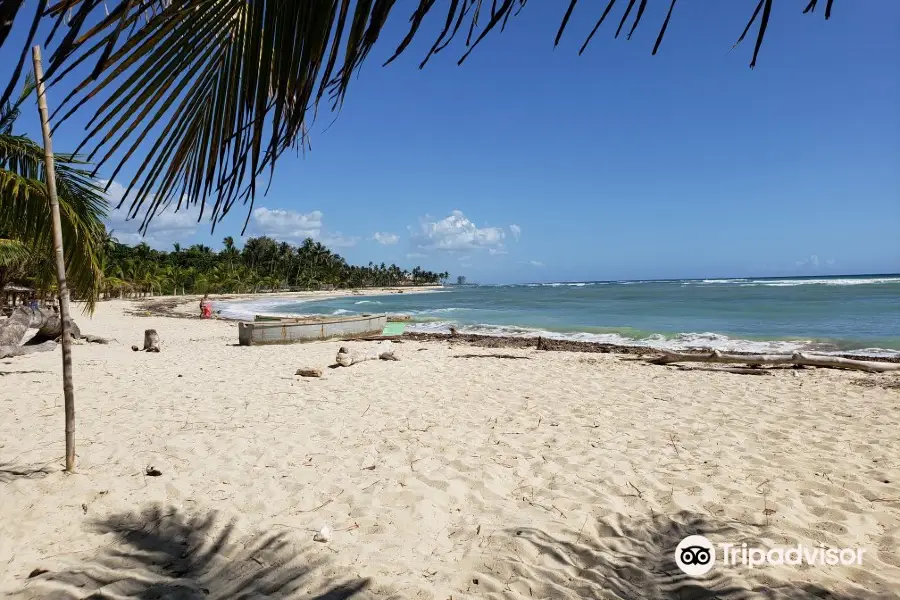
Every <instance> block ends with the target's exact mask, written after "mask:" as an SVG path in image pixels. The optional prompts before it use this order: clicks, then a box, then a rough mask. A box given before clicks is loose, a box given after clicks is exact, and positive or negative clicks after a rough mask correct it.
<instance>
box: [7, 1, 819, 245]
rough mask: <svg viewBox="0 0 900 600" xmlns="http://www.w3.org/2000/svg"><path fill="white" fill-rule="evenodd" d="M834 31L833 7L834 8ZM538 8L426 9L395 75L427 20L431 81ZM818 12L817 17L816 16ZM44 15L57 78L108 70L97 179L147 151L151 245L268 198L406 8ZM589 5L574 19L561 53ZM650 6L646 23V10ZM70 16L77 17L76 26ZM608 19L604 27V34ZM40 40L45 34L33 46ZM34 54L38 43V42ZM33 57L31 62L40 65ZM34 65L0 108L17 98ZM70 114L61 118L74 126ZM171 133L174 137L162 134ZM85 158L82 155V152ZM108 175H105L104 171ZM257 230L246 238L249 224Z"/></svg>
mask: <svg viewBox="0 0 900 600" xmlns="http://www.w3.org/2000/svg"><path fill="white" fill-rule="evenodd" d="M676 1H677V0H672V1H671V3H670V5H669V7H668V12H667V13H666V16H665V20H664V21H663V22H662V25H661V27H660V29H659V32H658V34H657V37H656V42H655V44H654V46H653V50H652V52H653V54H656V52H657V51H658V49H659V47H660V44H661V43H662V40H663V36H664V34H665V32H666V30H667V27H668V25H669V22H670V19H671V17H672V13H673V10H674V8H675V4H676ZM826 1H827V5H826V9H825V18H828V17H829V16H830V14H831V7H832V2H833V0H826ZM525 3H526V0H491V2H490V5H488V4H487V3H486V0H449V1H448V2H446V3H442V4H441V5H440V7H438V4H437V2H435V0H419V2H418V3H417V4H416V5H415V9H414V10H413V12H412V15H411V16H410V18H409V21H410V25H409V30H408V33H407V34H406V36H405V37H404V38H403V39H402V40H401V41H400V43H399V45H398V46H397V48H396V51H395V52H394V53H393V54H392V55H391V56H390V57H389V58H388V60H387V61H386V63H385V64H387V63H390V62H391V61H393V60H394V59H395V58H396V57H397V56H399V55H400V54H401V53H403V52H404V51H405V50H406V49H407V48H408V46H409V44H410V43H411V42H412V40H413V39H414V37H415V36H416V35H417V33H418V32H419V30H420V27H421V26H422V24H423V22H424V21H425V18H426V16H428V15H430V14H435V13H438V14H439V15H440V16H441V17H442V22H443V27H442V28H441V30H440V33H439V34H438V36H437V38H436V39H435V41H434V43H433V44H432V45H431V46H430V49H429V50H428V51H427V53H426V55H425V57H424V58H423V60H422V62H421V64H420V67H422V66H424V65H425V64H426V63H427V62H428V60H429V59H430V58H431V57H432V56H434V55H435V54H437V53H438V52H440V51H442V50H443V49H444V48H446V47H447V46H448V45H449V44H450V43H451V42H452V41H453V40H454V39H455V38H456V36H457V33H458V32H459V31H461V30H466V31H467V33H466V35H465V42H464V45H465V48H466V49H465V51H464V52H463V54H462V57H461V58H460V59H459V61H458V62H459V63H462V62H463V61H465V60H466V58H467V57H468V56H469V54H470V53H471V52H472V51H473V50H474V49H475V48H476V47H477V46H478V45H479V44H480V43H481V41H482V40H484V39H485V37H486V36H487V35H488V34H489V33H490V32H491V31H494V30H496V29H497V28H498V26H499V28H500V29H501V30H502V29H503V28H504V27H505V26H506V24H507V22H508V21H509V19H510V18H511V17H513V16H515V15H517V14H518V13H519V11H521V10H522V9H523V8H524V6H525ZM816 3H817V0H810V1H809V3H808V4H807V5H806V8H805V10H804V12H812V11H813V9H814V8H815V6H816ZM45 4H46V2H45V1H44V0H40V1H38V2H36V4H35V5H33V6H35V7H36V9H34V12H33V16H34V21H33V23H37V22H38V20H39V19H40V18H48V19H53V20H54V25H53V31H52V33H51V35H50V36H49V38H48V40H47V44H48V45H49V44H51V43H52V42H53V40H54V39H55V36H56V34H57V33H58V32H61V31H64V32H65V33H64V34H63V35H62V39H61V40H60V41H59V43H58V44H57V45H56V47H55V50H54V52H53V54H52V56H51V58H50V61H49V65H48V68H47V78H48V79H52V80H53V82H55V83H58V82H59V81H60V80H62V79H65V78H66V77H68V76H69V75H71V74H72V73H73V70H74V69H75V67H77V66H78V65H81V64H85V63H87V62H88V61H94V63H93V69H92V70H91V74H90V75H89V76H88V77H86V78H84V79H83V80H81V81H79V82H78V83H77V85H75V87H74V88H73V90H72V91H71V93H69V94H68V96H67V97H66V98H65V100H64V102H63V103H62V105H61V106H60V107H59V109H58V113H57V114H59V115H61V119H59V120H57V119H56V117H55V116H54V119H53V120H54V121H55V122H56V125H57V126H58V125H59V123H61V122H62V121H64V120H65V119H66V118H67V117H68V116H70V115H71V114H73V112H74V111H76V110H78V109H80V108H81V107H82V106H84V105H85V103H88V102H92V101H95V102H97V103H99V107H98V109H97V110H96V111H94V112H95V116H94V118H93V119H91V121H90V123H89V124H88V128H87V132H86V135H85V139H84V145H87V146H90V154H89V160H92V159H94V158H96V159H97V161H98V162H97V166H96V168H97V169H100V168H101V167H104V166H106V165H111V166H112V176H110V177H109V178H108V179H109V180H110V181H112V180H113V179H114V178H115V177H116V176H117V175H118V174H119V173H120V171H121V169H122V168H123V166H124V165H125V164H126V163H128V162H129V161H131V160H132V158H133V157H134V155H135V153H136V152H137V151H138V149H140V150H141V151H142V153H143V154H144V158H143V159H142V160H141V161H140V165H139V167H138V168H137V170H136V172H135V175H134V176H133V177H132V178H131V180H130V182H129V184H128V186H127V190H126V193H125V196H124V198H123V203H124V202H126V201H130V204H129V214H130V215H131V216H132V217H136V216H137V215H138V213H139V212H140V211H141V210H142V209H144V217H143V220H142V223H141V231H146V227H147V225H148V224H149V222H150V220H151V219H152V218H153V216H154V215H155V214H157V213H158V212H159V211H160V210H161V209H162V208H163V207H164V206H168V205H169V204H171V203H173V202H174V203H176V208H180V207H181V206H182V205H184V204H189V205H190V204H196V203H200V205H201V214H200V218H202V217H203V214H202V207H203V206H204V205H205V200H206V199H207V198H209V197H210V196H213V197H214V203H213V205H212V206H213V208H212V215H209V216H210V220H211V222H212V228H213V229H214V228H215V224H216V223H217V222H218V221H220V220H221V219H222V217H223V216H224V215H225V214H226V213H227V212H228V211H229V209H230V208H231V207H232V206H233V205H234V203H236V202H241V203H244V204H247V203H249V204H250V207H249V210H248V213H247V217H248V218H249V215H250V211H252V207H253V201H254V199H255V197H256V194H257V191H258V188H257V179H258V177H259V176H260V175H262V174H264V173H265V172H266V171H269V173H271V171H272V169H273V168H274V165H275V163H276V162H277V160H278V158H279V157H280V156H281V155H282V154H283V153H284V152H285V151H286V150H288V149H290V148H295V147H299V146H301V145H305V138H306V132H307V130H308V125H309V123H308V120H309V119H310V118H312V116H311V115H310V111H312V115H314V114H315V111H316V110H317V108H318V105H319V103H320V102H321V101H322V100H323V99H324V98H325V97H326V96H327V97H328V100H329V101H330V103H331V108H332V110H335V109H337V108H339V107H340V105H341V104H342V102H343V101H344V99H345V97H346V94H347V91H348V89H349V86H350V82H351V80H352V76H353V74H354V73H355V72H356V71H357V70H358V69H359V67H360V66H361V65H362V63H363V62H364V61H365V59H366V58H367V57H368V55H369V53H370V51H371V50H372V48H373V46H374V44H375V43H376V41H377V40H378V38H379V36H380V34H381V32H382V30H383V28H384V25H385V23H386V21H387V19H388V17H389V15H390V14H391V12H392V10H394V8H395V6H396V1H395V0H356V1H355V2H351V0H305V1H303V2H298V1H296V0H265V1H263V0H260V1H258V2H247V1H246V0H117V1H113V0H107V1H104V0H57V2H56V3H55V4H53V5H52V6H50V7H49V8H46V7H45ZM578 4H579V1H578V0H570V2H569V3H568V4H567V5H565V11H564V14H563V15H562V22H561V25H560V27H559V29H558V31H557V34H556V38H555V42H554V43H556V44H558V43H559V41H560V39H561V38H562V35H563V33H564V31H565V29H566V27H567V25H568V24H569V23H570V21H571V19H572V18H573V17H574V16H575V15H577V14H578V13H577V8H578ZM647 4H648V3H647V0H641V1H640V3H637V2H636V0H628V2H617V0H609V1H608V2H607V3H605V8H604V10H603V12H602V13H601V14H600V16H599V19H598V20H597V21H596V24H595V25H594V27H593V29H592V30H591V32H590V34H589V35H588V36H587V39H586V40H585V41H584V44H583V45H582V46H581V48H580V50H579V54H580V53H582V52H584V50H585V49H586V47H587V45H588V44H589V42H590V41H591V39H592V38H593V36H594V34H595V33H596V32H597V30H598V29H599V27H600V26H601V24H602V23H603V22H604V21H605V20H606V18H607V16H608V15H610V14H611V11H612V10H613V8H614V7H616V6H619V7H622V6H624V9H623V12H622V13H621V16H620V18H619V20H618V26H617V28H616V29H615V33H614V35H615V36H616V37H618V36H619V34H620V33H621V32H622V31H623V30H625V27H626V26H627V25H629V22H630V27H629V29H628V33H627V35H626V36H625V37H626V39H630V38H631V36H632V34H633V33H634V31H635V30H636V28H637V27H638V25H639V24H640V23H642V22H643V21H642V19H643V17H644V14H645V8H646V7H647ZM771 5H772V0H759V4H758V5H757V7H756V10H755V12H754V13H753V16H752V17H751V19H750V22H749V23H748V25H747V27H746V29H745V30H744V32H743V33H742V34H741V36H740V38H739V40H738V43H739V42H740V41H741V40H743V38H744V37H745V36H746V34H747V33H748V31H749V29H750V27H751V26H752V25H753V24H754V23H755V22H756V20H757V17H758V16H759V14H760V12H761V13H762V15H761V18H760V20H759V28H758V33H757V38H756V44H755V47H754V49H753V56H752V59H751V62H750V66H751V67H753V66H755V64H756V60H757V57H758V54H759V51H760V47H761V45H762V42H763V38H764V36H765V32H766V28H767V25H768V21H769V16H770V11H771ZM24 6H25V5H24V3H23V2H21V0H0V19H2V20H0V43H2V42H3V41H4V39H5V34H6V31H7V30H5V29H4V23H7V22H10V21H11V19H12V18H13V17H15V15H16V14H17V13H19V12H23V13H24V12H27V11H24V10H23V7H24ZM635 6H636V10H635ZM66 15H69V17H68V19H67V18H66ZM594 18H596V17H594V16H592V17H591V19H592V20H593V19H594ZM33 31H34V27H32V34H33ZM29 43H30V36H29ZM27 51H28V48H27V46H26V47H25V48H23V51H22V54H21V57H25V56H26V55H27ZM23 61H24V58H20V60H19V61H18V67H17V68H16V69H15V71H14V75H13V81H12V82H11V84H10V86H9V87H8V88H7V90H6V93H5V94H4V96H3V97H2V98H0V102H2V101H5V99H6V98H8V97H9V94H10V93H11V90H12V89H13V83H15V81H17V80H18V78H19V75H20V74H21V68H22V64H23ZM60 111H61V112H60ZM160 128H161V132H159V131H158V130H159V129H160ZM76 152H77V151H76ZM95 172H96V171H95ZM245 228H246V224H245Z"/></svg>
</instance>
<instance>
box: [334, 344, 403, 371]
mask: <svg viewBox="0 0 900 600" xmlns="http://www.w3.org/2000/svg"><path fill="white" fill-rule="evenodd" d="M367 360H399V359H398V358H397V357H396V356H395V355H394V350H393V349H392V348H391V347H390V343H387V345H385V343H384V342H382V343H381V344H379V345H378V346H377V347H376V348H370V349H367V350H351V349H350V348H347V347H346V346H341V347H340V349H339V350H338V353H337V357H335V359H334V361H335V362H336V363H337V364H339V365H340V366H342V367H349V366H350V365H355V364H356V363H360V362H363V361H367Z"/></svg>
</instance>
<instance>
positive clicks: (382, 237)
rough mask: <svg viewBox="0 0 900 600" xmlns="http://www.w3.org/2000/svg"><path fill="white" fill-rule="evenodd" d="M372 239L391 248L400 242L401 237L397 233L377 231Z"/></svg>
mask: <svg viewBox="0 0 900 600" xmlns="http://www.w3.org/2000/svg"><path fill="white" fill-rule="evenodd" d="M372 239H373V240H375V241H376V242H378V243H379V244H384V245H385V246H389V245H391V244H396V243H397V242H399V241H400V236H399V235H397V234H396V233H386V232H385V233H382V232H380V231H376V232H375V235H373V236H372Z"/></svg>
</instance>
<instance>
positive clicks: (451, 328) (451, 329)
mask: <svg viewBox="0 0 900 600" xmlns="http://www.w3.org/2000/svg"><path fill="white" fill-rule="evenodd" d="M456 333H457V332H456V327H454V326H453V325H451V326H450V337H456Z"/></svg>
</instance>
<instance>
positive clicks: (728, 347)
mask: <svg viewBox="0 0 900 600" xmlns="http://www.w3.org/2000/svg"><path fill="white" fill-rule="evenodd" d="M451 325H452V326H454V327H456V329H457V331H458V332H459V333H472V334H479V335H493V336H498V337H513V336H515V337H545V338H547V339H555V340H571V341H578V342H597V343H602V344H615V345H618V346H639V347H645V348H659V349H664V350H673V351H678V350H695V349H710V350H719V351H721V352H753V353H758V354H790V353H792V352H798V351H807V352H808V351H810V350H813V349H815V346H816V344H814V343H813V342H812V341H810V340H791V341H784V340H768V341H760V340H741V339H734V338H730V337H728V336H726V335H721V334H718V333H710V332H704V333H682V334H679V335H677V336H674V337H672V338H666V337H665V336H663V335H660V334H654V335H650V336H647V337H646V338H642V339H637V338H631V337H628V336H624V335H621V334H618V333H587V332H575V333H560V332H555V331H546V330H542V329H533V328H528V327H517V326H511V325H459V324H457V323H453V322H450V321H434V322H429V323H411V324H410V326H409V327H408V330H409V331H417V332H422V333H449V331H450V326H451ZM816 352H817V353H820V354H859V355H862V356H873V357H894V356H900V351H898V350H887V349H883V348H866V349H864V350H842V351H834V350H830V351H821V350H816Z"/></svg>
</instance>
